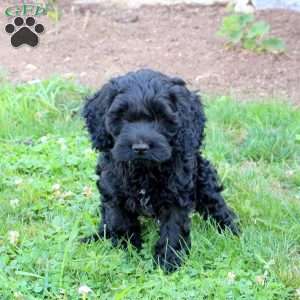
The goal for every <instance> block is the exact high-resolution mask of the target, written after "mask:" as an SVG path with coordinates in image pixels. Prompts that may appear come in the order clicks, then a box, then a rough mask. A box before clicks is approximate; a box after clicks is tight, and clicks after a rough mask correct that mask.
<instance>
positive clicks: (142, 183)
mask: <svg viewBox="0 0 300 300" xmlns="http://www.w3.org/2000/svg"><path fill="white" fill-rule="evenodd" d="M158 190H159V186H158V184H157V182H155V181H153V180H151V178H148V177H146V176H141V177H140V178H139V180H138V182H132V184H131V185H129V195H128V197H127V203H126V204H127V205H126V206H127V207H128V208H129V209H130V210H132V211H135V212H138V213H139V214H140V215H144V216H151V217H153V216H155V207H156V204H157V203H156V202H157V201H156V200H157V199H155V198H156V197H157V195H156V194H157V193H156V192H157V191H158Z"/></svg>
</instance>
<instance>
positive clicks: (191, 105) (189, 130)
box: [170, 78, 206, 155]
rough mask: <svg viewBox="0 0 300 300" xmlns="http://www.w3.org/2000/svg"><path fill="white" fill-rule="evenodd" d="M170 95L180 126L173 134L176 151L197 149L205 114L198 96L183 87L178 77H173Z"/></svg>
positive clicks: (200, 140)
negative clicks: (175, 133)
mask: <svg viewBox="0 0 300 300" xmlns="http://www.w3.org/2000/svg"><path fill="white" fill-rule="evenodd" d="M171 82H172V83H173V84H174V85H173V86H172V87H171V88H170V96H171V98H173V101H174V104H175V106H176V109H177V112H178V115H179V120H180V128H179V130H178V132H177V135H176V136H175V146H176V148H177V149H178V151H183V152H185V153H186V154H187V155H188V154H193V153H195V152H196V151H198V149H199V147H200V146H201V143H202V139H203V137H204V127H205V121H206V120H205V115H204V112H203V106H202V103H201V99H200V97H199V96H198V95H197V94H196V93H195V92H190V91H189V90H188V89H187V88H186V87H185V82H184V81H183V80H181V79H180V78H173V79H172V80H171Z"/></svg>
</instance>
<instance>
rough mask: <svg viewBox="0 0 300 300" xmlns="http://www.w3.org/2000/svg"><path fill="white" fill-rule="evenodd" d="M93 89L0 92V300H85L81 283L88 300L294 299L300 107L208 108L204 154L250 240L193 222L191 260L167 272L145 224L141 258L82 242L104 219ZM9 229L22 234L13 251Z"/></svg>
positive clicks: (299, 249)
mask: <svg viewBox="0 0 300 300" xmlns="http://www.w3.org/2000/svg"><path fill="white" fill-rule="evenodd" d="M87 92H88V90H87V89H85V88H83V87H79V86H77V85H75V84H73V83H70V82H66V81H62V80H60V79H57V78H54V79H51V80H49V81H46V82H43V83H39V84H32V85H19V86H12V85H10V84H9V83H7V82H6V83H5V82H4V83H3V84H2V85H1V86H0V206H1V210H0V295H1V296H0V299H1V300H6V299H8V300H10V299H26V300H27V299H28V300H30V299H72V300H73V299H80V296H79V295H78V288H79V286H81V285H87V286H89V287H90V288H91V289H92V292H91V293H90V294H89V295H88V299H116V300H121V299H130V300H132V299H178V300H182V299H209V300H210V299H211V300H212V299H217V300H222V299H247V300H248V299H255V300H257V299H264V300H265V299H278V300H283V299H297V296H296V295H297V289H298V292H299V293H300V290H299V288H300V167H299V166H300V144H299V139H298V136H299V133H300V126H299V120H300V111H299V110H297V109H296V108H294V107H292V106H290V105H288V104H286V103H279V102H265V103H259V102H252V103H239V102H236V101H234V100H231V99H229V98H227V97H219V98H216V99H210V100H206V101H205V103H206V113H207V116H208V120H209V121H208V124H207V130H206V133H207V134H206V135H207V138H206V150H205V154H206V156H207V157H209V158H210V159H211V160H212V161H213V162H214V163H215V164H216V165H217V167H218V170H219V173H220V176H221V179H222V181H223V182H224V185H225V187H226V190H225V192H224V196H225V197H226V199H227V201H228V203H229V204H230V206H232V207H233V208H234V209H235V211H236V212H237V213H238V215H239V216H240V219H241V223H242V230H243V234H242V235H241V237H240V238H234V237H233V236H231V235H230V234H228V233H226V234H224V235H221V234H218V233H217V231H216V230H215V228H214V226H213V225H211V224H208V223H206V222H204V221H203V220H202V219H201V218H200V217H199V216H197V215H194V216H193V222H192V226H193V230H192V249H191V255H190V257H189V258H188V259H186V261H185V263H184V265H183V266H182V268H180V270H179V271H178V272H175V273H173V274H171V275H165V274H164V273H163V272H162V271H161V270H159V269H157V268H155V266H154V263H153V261H152V252H153V246H154V243H155V240H156V238H157V233H156V229H157V228H156V225H155V224H154V222H153V221H151V220H145V221H144V223H145V226H144V228H145V229H144V233H143V236H144V240H145V243H144V248H143V250H142V251H141V252H140V253H137V252H136V251H135V250H134V249H132V248H130V249H129V250H128V251H124V250H121V249H118V248H112V247H111V244H110V242H109V241H107V240H105V241H101V242H97V243H94V244H91V245H82V244H80V243H79V242H78V239H79V237H81V236H84V235H87V234H89V233H91V232H93V231H94V230H95V229H96V227H97V224H98V223H99V218H98V217H97V212H98V207H99V203H98V198H99V196H98V193H97V191H96V187H95V175H94V166H95V162H96V154H95V153H94V152H92V151H91V150H90V143H89V141H88V138H87V135H86V133H85V130H84V129H83V124H82V121H81V120H80V118H79V111H80V105H81V102H80V99H81V98H82V95H84V94H85V93H87ZM56 184H59V185H60V187H58V186H57V185H56ZM55 185H56V186H55ZM14 199H18V201H16V200H14ZM12 200H13V201H12ZM11 231H17V232H18V233H19V237H18V239H17V240H16V241H15V243H14V241H13V240H11V239H12V238H10V234H12V233H11ZM18 293H19V294H18ZM21 295H23V298H21Z"/></svg>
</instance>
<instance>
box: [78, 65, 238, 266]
mask: <svg viewBox="0 0 300 300" xmlns="http://www.w3.org/2000/svg"><path fill="white" fill-rule="evenodd" d="M84 117H85V119H86V124H87V128H88V131H89V133H90V135H91V139H92V144H93V147H94V148H96V149H97V150H99V151H101V152H102V154H101V155H100V157H99V161H98V165H97V169H96V173H97V175H99V180H98V181H97V186H98V189H99V191H100V192H101V195H102V201H101V202H102V205H101V209H102V219H101V225H100V229H99V232H98V233H97V234H95V235H93V236H92V237H90V238H87V239H85V240H86V241H89V240H91V239H97V238H99V237H100V238H101V237H104V236H106V237H109V238H111V240H112V242H113V244H114V245H117V244H118V242H124V238H125V240H126V239H130V242H131V243H132V244H133V245H134V246H136V247H137V248H140V247H141V243H142V241H141V228H140V222H139V220H138V217H139V216H151V217H154V218H156V219H157V220H158V221H159V224H160V238H159V240H158V242H157V244H156V247H155V259H156V261H157V262H158V263H159V264H160V265H161V266H162V267H163V268H164V269H165V270H167V271H172V270H174V269H175V268H176V267H177V266H178V265H180V262H181V259H180V253H182V252H188V249H189V248H190V245H191V241H190V218H189V214H190V212H191V211H192V210H194V209H195V210H196V211H198V212H199V213H200V214H201V215H202V216H203V217H204V218H205V219H207V218H208V217H210V218H212V219H213V220H215V222H216V224H217V225H218V227H219V229H221V230H222V229H224V228H226V227H227V228H228V229H229V230H231V231H232V232H233V233H234V234H237V233H238V228H237V226H236V225H235V222H234V220H235V215H234V213H233V212H232V211H231V210H230V209H229V208H228V207H227V206H226V204H225V202H224V200H223V198H222V196H221V194H220V192H221V190H222V187H221V186H220V185H219V183H218V178H217V174H216V171H215V170H214V168H213V167H212V166H211V164H210V163H209V162H208V161H207V160H205V159H204V158H203V157H202V155H201V152H199V148H200V147H201V144H202V141H203V137H204V132H203V130H204V126H205V116H204V113H203V108H202V104H201V102H200V99H199V97H198V96H197V94H195V93H193V92H190V91H189V90H188V89H187V88H186V87H185V82H184V81H183V80H181V79H179V78H171V77H168V76H166V75H163V74H161V73H159V72H155V71H152V70H140V71H137V72H132V73H128V74H126V75H125V76H121V77H117V78H114V79H112V80H111V81H110V82H109V83H107V84H105V85H104V86H103V87H102V89H101V90H100V91H99V92H97V93H96V94H95V95H94V96H92V97H90V98H89V99H87V102H86V104H85V107H84Z"/></svg>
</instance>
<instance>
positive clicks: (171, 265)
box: [154, 250, 183, 273]
mask: <svg viewBox="0 0 300 300" xmlns="http://www.w3.org/2000/svg"><path fill="white" fill-rule="evenodd" d="M171 251H172V250H167V251H165V252H164V253H159V252H158V253H156V254H155V256H154V260H155V262H156V264H157V265H158V266H160V267H161V268H162V269H163V270H164V271H165V272H166V273H171V272H174V271H176V270H177V269H178V268H179V267H180V266H181V264H182V260H183V259H182V257H181V255H180V253H176V252H175V253H171Z"/></svg>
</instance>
